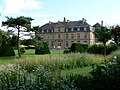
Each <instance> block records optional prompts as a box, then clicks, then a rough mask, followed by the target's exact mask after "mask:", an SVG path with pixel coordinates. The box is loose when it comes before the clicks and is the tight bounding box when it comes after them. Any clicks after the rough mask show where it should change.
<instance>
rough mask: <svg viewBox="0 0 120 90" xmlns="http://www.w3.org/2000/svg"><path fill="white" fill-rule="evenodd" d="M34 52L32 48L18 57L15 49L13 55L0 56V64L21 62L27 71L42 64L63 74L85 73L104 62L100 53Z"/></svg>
mask: <svg viewBox="0 0 120 90" xmlns="http://www.w3.org/2000/svg"><path fill="white" fill-rule="evenodd" d="M34 52H35V51H34V50H26V52H25V53H24V54H23V55H22V57H21V58H18V54H17V50H15V53H16V56H15V57H0V65H9V64H16V63H22V65H23V66H24V67H25V68H26V69H27V70H28V71H29V72H30V71H32V70H33V69H34V67H36V66H39V65H43V66H44V67H45V68H49V69H53V70H61V74H62V76H65V75H67V74H71V73H73V74H81V75H87V74H89V72H90V71H91V70H92V68H91V65H93V64H103V63H104V57H103V56H101V55H93V54H84V53H83V54H80V53H69V54H63V50H51V54H46V55H35V54H34Z"/></svg>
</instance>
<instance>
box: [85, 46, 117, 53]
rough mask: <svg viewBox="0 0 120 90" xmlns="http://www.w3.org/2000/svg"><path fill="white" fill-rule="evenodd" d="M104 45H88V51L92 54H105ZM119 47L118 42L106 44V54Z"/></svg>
mask: <svg viewBox="0 0 120 90" xmlns="http://www.w3.org/2000/svg"><path fill="white" fill-rule="evenodd" d="M104 48H105V47H104V46H103V45H96V44H95V45H91V46H89V47H88V50H87V52H88V53H91V54H102V55H104ZM117 49H118V45H116V44H111V45H108V46H106V55H108V54H110V53H111V52H113V51H115V50H117Z"/></svg>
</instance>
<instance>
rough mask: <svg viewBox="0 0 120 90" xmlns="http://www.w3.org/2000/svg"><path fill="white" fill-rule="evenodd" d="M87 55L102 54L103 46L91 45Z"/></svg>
mask: <svg viewBox="0 0 120 90" xmlns="http://www.w3.org/2000/svg"><path fill="white" fill-rule="evenodd" d="M87 52H88V53H91V54H104V46H103V45H96V44H95V45H91V46H90V47H88V50H87Z"/></svg>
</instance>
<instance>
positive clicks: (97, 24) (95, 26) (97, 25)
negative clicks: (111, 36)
mask: <svg viewBox="0 0 120 90" xmlns="http://www.w3.org/2000/svg"><path fill="white" fill-rule="evenodd" d="M100 26H101V25H100V24H99V23H96V24H94V25H93V27H94V28H97V27H100Z"/></svg>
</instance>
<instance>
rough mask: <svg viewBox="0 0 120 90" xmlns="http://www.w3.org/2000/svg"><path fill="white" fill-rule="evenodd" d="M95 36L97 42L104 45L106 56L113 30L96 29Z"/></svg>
mask: <svg viewBox="0 0 120 90" xmlns="http://www.w3.org/2000/svg"><path fill="white" fill-rule="evenodd" d="M94 34H95V37H96V38H97V40H98V41H99V42H102V43H103V45H104V47H105V49H104V55H106V42H107V41H108V40H110V39H111V29H108V28H107V27H104V26H101V27H99V28H96V30H95V32H94Z"/></svg>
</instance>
